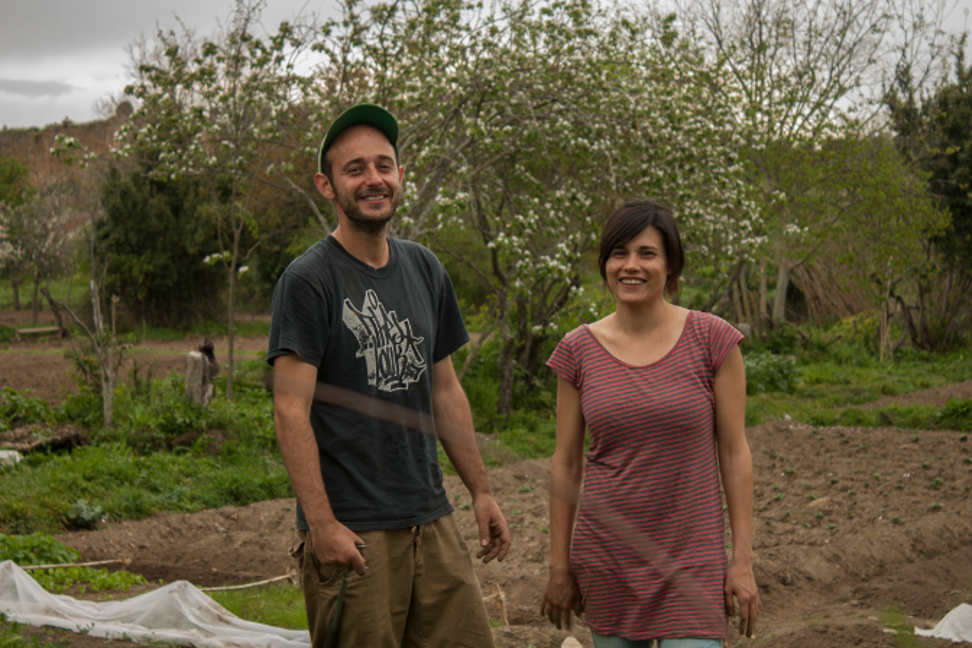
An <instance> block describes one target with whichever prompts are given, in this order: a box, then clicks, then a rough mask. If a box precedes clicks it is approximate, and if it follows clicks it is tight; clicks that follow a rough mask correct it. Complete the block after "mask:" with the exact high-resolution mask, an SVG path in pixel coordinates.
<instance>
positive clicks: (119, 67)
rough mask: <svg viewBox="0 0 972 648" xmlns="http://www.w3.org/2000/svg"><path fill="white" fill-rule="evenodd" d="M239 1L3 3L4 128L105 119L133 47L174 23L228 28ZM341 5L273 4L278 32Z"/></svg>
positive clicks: (270, 21)
mask: <svg viewBox="0 0 972 648" xmlns="http://www.w3.org/2000/svg"><path fill="white" fill-rule="evenodd" d="M233 6H234V4H233V0H0V127H2V126H3V125H6V126H10V127H24V126H45V125H47V124H50V123H53V122H60V121H61V120H62V119H64V118H65V117H68V118H70V119H71V120H72V121H75V122H86V121H91V120H93V119H100V118H101V115H99V114H98V113H97V110H96V104H97V103H98V101H99V99H104V98H105V97H109V96H118V95H120V94H121V92H122V89H123V88H124V87H125V84H126V83H127V82H128V81H129V78H128V75H127V69H128V63H129V57H128V45H129V44H131V43H132V42H134V41H135V40H136V39H137V38H139V36H144V37H145V38H146V39H151V38H152V36H153V35H154V34H155V32H156V29H157V27H162V28H169V27H176V26H177V22H176V20H175V18H176V16H178V17H179V18H180V19H182V20H183V22H185V23H186V24H187V25H189V26H190V27H192V28H193V30H194V31H195V33H196V34H197V35H200V36H210V35H213V34H214V33H215V32H216V31H217V29H218V27H219V25H220V24H226V23H227V22H228V18H229V16H230V14H231V12H232V8H233ZM336 7H337V2H336V1H335V0H270V1H269V2H268V6H267V8H266V9H265V10H264V11H263V24H264V25H266V26H267V28H268V31H276V26H277V24H279V23H280V21H281V20H291V19H293V18H294V17H295V16H296V15H297V14H298V13H300V12H303V13H304V14H308V13H317V14H318V15H323V14H325V13H326V12H331V13H332V14H333V12H335V11H336Z"/></svg>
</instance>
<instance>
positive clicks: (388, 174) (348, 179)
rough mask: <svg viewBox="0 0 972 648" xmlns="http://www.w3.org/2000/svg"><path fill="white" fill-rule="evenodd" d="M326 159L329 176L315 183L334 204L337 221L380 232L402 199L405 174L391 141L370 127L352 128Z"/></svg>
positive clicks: (345, 132) (343, 135)
mask: <svg viewBox="0 0 972 648" xmlns="http://www.w3.org/2000/svg"><path fill="white" fill-rule="evenodd" d="M327 160H328V161H329V162H330V164H331V177H330V178H328V177H327V176H325V175H323V174H317V176H315V184H317V188H318V190H320V192H321V194H322V195H323V196H324V197H325V198H327V199H329V200H333V201H334V203H335V205H336V206H337V210H338V219H339V222H341V221H342V220H346V222H347V224H348V226H350V227H352V228H355V229H359V230H362V231H366V232H370V233H377V232H379V231H381V230H382V229H383V228H384V227H385V225H387V223H388V221H389V220H391V217H392V216H393V215H394V214H395V209H396V208H397V207H398V203H399V202H400V200H401V189H402V178H403V175H404V169H402V168H401V167H399V166H398V162H397V161H396V159H395V149H394V147H392V145H391V142H389V141H388V140H387V139H386V138H385V136H384V135H382V133H381V131H379V130H377V129H375V128H372V127H371V126H367V125H363V124H362V125H358V126H352V127H351V128H349V129H348V130H346V131H344V132H343V133H342V134H341V136H340V137H339V138H338V139H337V141H336V142H334V144H333V145H332V146H331V148H330V149H329V150H328V152H327ZM342 216H343V217H345V219H342V218H341V217H342Z"/></svg>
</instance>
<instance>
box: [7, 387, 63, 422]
mask: <svg viewBox="0 0 972 648" xmlns="http://www.w3.org/2000/svg"><path fill="white" fill-rule="evenodd" d="M54 422H55V416H54V411H53V410H52V409H51V406H50V405H49V404H48V403H47V402H46V401H44V400H43V399H40V398H34V397H33V396H28V395H26V394H24V393H22V392H19V391H17V390H16V389H13V388H11V387H4V388H3V389H2V390H0V429H2V428H4V427H6V428H15V427H20V426H22V425H28V424H30V423H54Z"/></svg>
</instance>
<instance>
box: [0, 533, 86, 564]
mask: <svg viewBox="0 0 972 648" xmlns="http://www.w3.org/2000/svg"><path fill="white" fill-rule="evenodd" d="M80 557H81V554H79V553H78V551H77V550H76V549H74V548H73V547H69V546H67V545H65V544H63V543H61V542H59V541H58V540H55V539H54V538H53V537H51V536H49V535H47V534H45V533H30V534H27V535H6V534H3V533H0V561H4V560H12V561H14V562H15V563H17V564H18V565H50V564H57V563H69V562H76V561H77V560H78V559H79V558H80Z"/></svg>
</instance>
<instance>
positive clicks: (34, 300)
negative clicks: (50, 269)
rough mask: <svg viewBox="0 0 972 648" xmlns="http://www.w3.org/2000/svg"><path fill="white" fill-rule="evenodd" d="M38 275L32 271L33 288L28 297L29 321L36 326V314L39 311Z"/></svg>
mask: <svg viewBox="0 0 972 648" xmlns="http://www.w3.org/2000/svg"><path fill="white" fill-rule="evenodd" d="M39 293H40V276H38V274H37V273H36V272H34V290H33V292H32V293H31V297H30V318H31V319H30V321H31V322H33V324H34V326H37V316H38V315H39V313H40V294H39Z"/></svg>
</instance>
